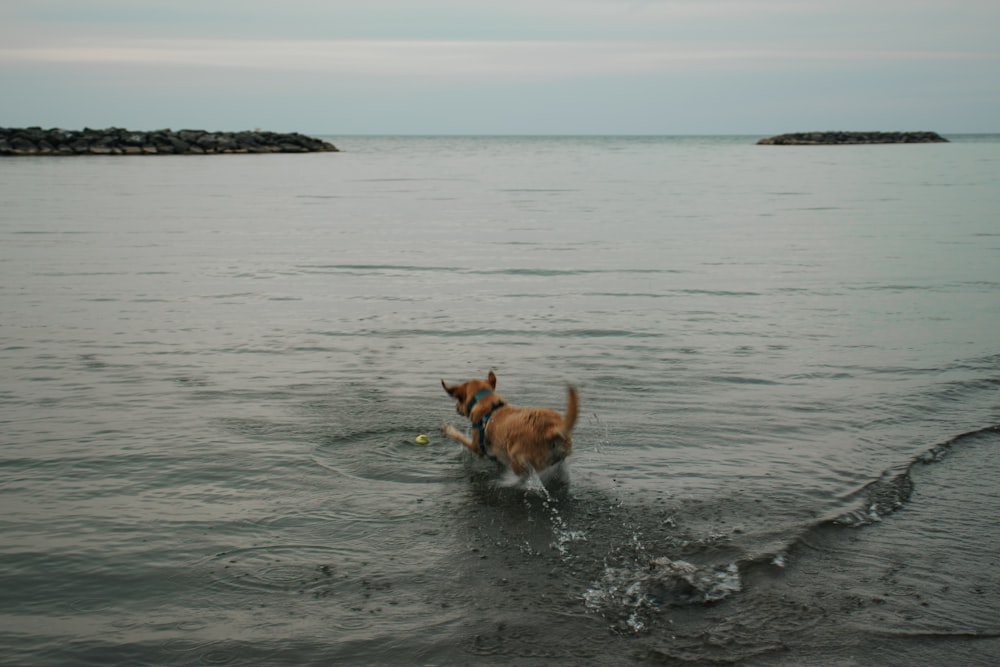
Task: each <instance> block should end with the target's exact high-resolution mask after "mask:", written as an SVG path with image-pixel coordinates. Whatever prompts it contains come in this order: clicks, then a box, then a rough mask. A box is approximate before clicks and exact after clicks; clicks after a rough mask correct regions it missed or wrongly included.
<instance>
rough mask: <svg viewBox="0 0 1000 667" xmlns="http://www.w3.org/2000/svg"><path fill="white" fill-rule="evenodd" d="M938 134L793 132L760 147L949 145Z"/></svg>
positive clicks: (770, 138) (762, 143) (762, 140)
mask: <svg viewBox="0 0 1000 667" xmlns="http://www.w3.org/2000/svg"><path fill="white" fill-rule="evenodd" d="M947 141H948V140H947V139H945V138H944V137H942V136H941V135H939V134H938V133H937V132H793V133H791V134H779V135H777V136H774V137H767V138H765V139H761V140H759V141H758V142H757V145H759V146H828V145H850V144H918V143H942V142H944V143H947Z"/></svg>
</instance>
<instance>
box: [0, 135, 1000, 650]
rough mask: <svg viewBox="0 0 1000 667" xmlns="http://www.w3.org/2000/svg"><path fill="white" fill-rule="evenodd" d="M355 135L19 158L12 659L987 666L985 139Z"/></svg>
mask: <svg viewBox="0 0 1000 667" xmlns="http://www.w3.org/2000/svg"><path fill="white" fill-rule="evenodd" d="M333 139H334V141H335V143H337V145H338V147H340V148H341V149H342V150H343V152H342V153H338V154H317V155H296V156H285V155H274V156H213V157H157V158H132V159H127V158H97V157H95V158H86V159H82V158H76V159H74V158H65V159H64V158H18V159H7V160H3V161H0V196H2V202H3V207H2V214H0V305H2V312H3V318H2V323H0V372H2V377H3V382H2V384H0V392H2V393H0V423H2V433H3V435H2V449H0V507H2V515H0V535H2V539H0V590H3V595H2V597H0V651H2V653H3V655H4V656H5V661H9V662H11V663H14V664H26V663H30V664H75V665H82V664H100V665H104V664H109V663H127V664H178V665H183V664H225V663H232V664H247V663H255V664H377V665H421V664H425V665H450V664H455V665H459V664H504V665H543V664H544V665H575V664H608V665H632V664H636V665H641V664H675V663H677V662H685V663H691V664H704V663H708V662H713V663H737V664H750V665H758V664H759V665H798V664H809V663H811V664H830V665H855V664H886V665H910V664H937V663H940V662H941V661H943V660H949V661H956V660H957V661H959V662H962V663H963V664H995V663H996V662H997V661H998V660H1000V623H998V622H997V621H996V619H997V618H998V617H1000V616H998V612H1000V602H998V601H1000V577H998V575H997V572H998V568H997V564H998V562H997V561H998V557H997V556H996V554H997V553H1000V524H998V521H997V519H996V517H997V516H1000V494H998V492H997V488H998V482H1000V469H998V464H997V463H996V460H997V457H996V452H997V445H998V444H1000V432H998V429H997V428H996V425H997V424H998V423H1000V400H998V399H1000V392H998V388H1000V347H998V343H997V341H998V338H997V333H996V332H997V331H1000V297H998V295H1000V289H998V288H1000V272H998V267H1000V262H998V258H1000V254H998V250H1000V227H998V222H997V212H998V211H1000V137H997V136H985V137H953V139H954V141H953V143H950V144H942V145H919V146H857V147H792V148H775V147H762V146H754V145H753V141H754V139H755V138H753V137H688V138H644V137H618V138H569V137H559V138H539V137H535V138H510V137H505V138H471V137H470V138H457V137H456V138H440V137H439V138H421V137H409V138H392V137H344V138H338V137H334V138H333ZM490 369H494V370H495V371H496V373H497V375H498V377H499V385H498V391H500V393H501V394H503V395H504V396H505V397H506V398H507V400H508V401H510V402H511V403H513V404H515V405H542V406H549V407H554V408H557V409H559V410H562V409H563V407H564V404H565V385H566V384H567V383H572V384H573V385H575V386H576V387H577V388H578V390H579V392H580V397H581V417H580V420H579V421H578V424H577V428H576V431H575V433H574V440H575V449H574V454H573V456H572V457H571V459H570V463H569V478H570V481H569V483H568V484H551V483H550V488H546V487H545V486H544V485H543V484H542V482H541V481H540V480H538V479H531V480H528V481H527V482H525V483H523V484H515V485H510V484H509V483H508V482H509V480H508V479H507V477H506V476H505V475H504V473H503V471H498V470H496V469H495V468H494V467H493V466H492V465H491V464H489V463H488V462H483V461H479V460H474V459H473V458H472V457H471V455H468V454H467V453H465V452H464V451H463V448H461V447H460V446H459V445H457V444H456V443H453V442H451V441H448V440H445V439H443V438H442V437H440V436H439V435H438V434H437V428H438V426H439V425H440V424H441V422H442V421H450V422H451V423H454V424H455V425H456V426H459V427H460V428H463V429H464V428H467V425H466V424H462V423H461V421H460V420H459V418H458V416H457V415H456V414H455V413H454V408H453V404H452V402H451V401H450V399H449V398H448V397H447V396H446V395H445V393H444V392H443V391H442V390H441V386H440V380H441V379H442V378H443V379H445V380H447V381H448V382H458V381H463V380H466V379H469V378H471V377H484V376H485V375H486V373H487V372H488V370H490ZM420 433H427V434H429V435H430V437H431V443H430V444H429V445H427V446H420V445H416V444H414V438H415V437H416V436H417V435H418V434H420Z"/></svg>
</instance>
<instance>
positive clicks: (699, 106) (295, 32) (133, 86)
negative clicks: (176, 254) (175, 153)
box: [0, 0, 1000, 134]
mask: <svg viewBox="0 0 1000 667" xmlns="http://www.w3.org/2000/svg"><path fill="white" fill-rule="evenodd" d="M997 26H1000V3H998V2H996V1H995V0H990V1H985V0H947V1H944V0H940V1H931V0H911V1H909V2H901V1H897V0H884V1H881V2H877V3H872V2H859V1H857V0H838V1H831V2H818V1H815V0H797V1H795V2H784V1H781V0H775V1H766V0H761V1H757V0H746V1H745V2H738V1H729V2H716V1H713V0H682V1H676V0H675V1H657V0H647V1H642V0H637V1H634V2H630V1H628V0H617V1H613V0H573V1H569V0H533V1H525V0H505V1H504V2H483V1H478V0H437V1H429V2H420V3H415V2H412V1H409V2H404V1H402V0H395V1H394V0H326V1H320V0H282V1H281V2H261V1H257V0H240V1H237V0H202V1H201V2H194V1H191V0H173V1H171V2H161V1H160V0H147V1H143V2H136V1H135V0H129V1H126V0H91V1H89V2H86V3H84V2H80V1H79V0H0V86H2V90H3V91H4V93H3V96H2V99H3V102H2V105H0V125H6V126H19V125H42V126H59V127H67V128H79V127H83V126H91V127H105V126H109V125H118V126H123V127H130V128H134V129H155V128H158V127H174V128H180V127H203V128H208V129H243V128H251V127H266V128H267V129H273V130H298V131H303V132H311V133H323V134H350V133H428V134H477V133H486V134H492V133H499V134H510V133H515V134H520V133H523V134H537V133H559V134H592V133H598V134H714V133H735V134H740V133H747V134H770V133H776V132H783V131H796V130H807V129H884V130H908V129H930V130H937V131H940V132H945V133H957V132H990V131H1000V128H998V127H997V119H998V118H1000V47H998V43H1000V39H998V37H1000V35H998V32H1000V31H998V28H997Z"/></svg>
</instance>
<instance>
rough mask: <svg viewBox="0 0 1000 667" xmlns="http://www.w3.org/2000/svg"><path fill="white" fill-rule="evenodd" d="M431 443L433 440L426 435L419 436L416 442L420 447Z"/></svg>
mask: <svg viewBox="0 0 1000 667" xmlns="http://www.w3.org/2000/svg"><path fill="white" fill-rule="evenodd" d="M430 441H431V439H430V438H428V437H427V436H426V435H424V434H423V433H421V434H420V435H418V436H417V439H416V440H415V442H416V443H417V444H418V445H426V444H427V443H429V442H430Z"/></svg>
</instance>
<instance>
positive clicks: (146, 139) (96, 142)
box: [0, 127, 339, 157]
mask: <svg viewBox="0 0 1000 667" xmlns="http://www.w3.org/2000/svg"><path fill="white" fill-rule="evenodd" d="M327 152H339V149H338V148H337V147H336V146H334V145H333V144H331V143H329V142H327V141H323V140H321V139H315V138H313V137H309V136H306V135H304V134H299V133H298V132H291V133H278V132H265V131H261V130H253V131H243V132H208V131H206V130H178V131H176V132H175V131H173V130H170V129H166V130H153V131H149V132H145V131H133V130H126V129H124V128H119V127H111V128H107V129H103V130H95V129H91V128H84V129H82V130H63V129H60V128H51V129H47V130H46V129H42V128H41V127H26V128H17V127H4V128H0V156H13V157H18V156H75V155H225V154H248V153H327Z"/></svg>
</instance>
